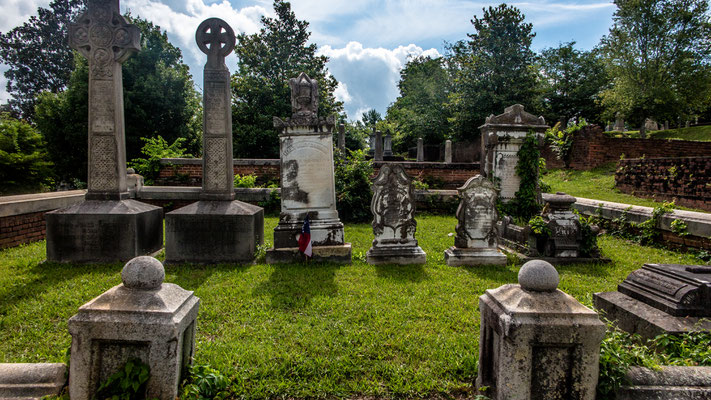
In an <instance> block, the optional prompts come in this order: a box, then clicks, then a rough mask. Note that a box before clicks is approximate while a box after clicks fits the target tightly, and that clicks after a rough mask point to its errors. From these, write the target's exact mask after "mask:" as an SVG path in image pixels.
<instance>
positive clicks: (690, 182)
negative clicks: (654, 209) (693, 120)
mask: <svg viewBox="0 0 711 400" xmlns="http://www.w3.org/2000/svg"><path fill="white" fill-rule="evenodd" d="M615 186H616V187H617V188H618V189H619V190H620V191H622V192H624V193H629V194H632V195H635V196H640V197H653V198H655V199H657V200H673V199H676V204H678V205H681V206H685V207H694V208H699V209H702V210H706V211H711V156H707V157H678V158H673V157H665V158H644V159H641V158H637V159H625V160H619V162H618V164H617V172H616V173H615Z"/></svg>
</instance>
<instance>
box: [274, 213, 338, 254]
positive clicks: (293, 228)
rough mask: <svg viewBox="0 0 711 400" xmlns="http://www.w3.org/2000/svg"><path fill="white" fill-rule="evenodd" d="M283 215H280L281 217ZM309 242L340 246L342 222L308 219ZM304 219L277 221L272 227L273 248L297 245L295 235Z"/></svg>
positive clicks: (318, 244)
mask: <svg viewBox="0 0 711 400" xmlns="http://www.w3.org/2000/svg"><path fill="white" fill-rule="evenodd" d="M283 218H284V216H282V219H283ZM309 224H310V227H311V242H312V243H313V246H314V247H316V246H342V245H343V243H344V235H343V223H342V222H341V221H340V220H338V219H325V220H318V219H315V220H310V221H309ZM303 226H304V220H303V219H300V220H297V221H294V222H288V221H283V220H282V221H279V224H278V225H277V227H276V228H274V248H276V249H288V248H291V247H298V246H299V240H298V239H297V236H298V235H300V234H301V229H302V228H303Z"/></svg>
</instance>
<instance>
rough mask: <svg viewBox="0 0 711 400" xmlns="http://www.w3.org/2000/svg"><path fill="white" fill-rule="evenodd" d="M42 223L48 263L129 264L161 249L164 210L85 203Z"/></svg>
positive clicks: (112, 202) (133, 204)
mask: <svg viewBox="0 0 711 400" xmlns="http://www.w3.org/2000/svg"><path fill="white" fill-rule="evenodd" d="M45 221H46V222H47V260H48V261H54V262H72V263H91V262H116V261H128V260H130V259H132V258H134V257H136V256H140V255H144V254H150V253H154V252H156V251H158V250H160V249H161V247H163V209H162V208H160V207H156V206H152V205H149V204H145V203H141V202H139V201H136V200H86V201H84V202H81V203H78V204H75V205H73V206H70V207H67V208H63V209H60V210H55V211H52V212H48V213H47V214H45Z"/></svg>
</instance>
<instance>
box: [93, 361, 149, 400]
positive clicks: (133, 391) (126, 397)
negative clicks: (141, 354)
mask: <svg viewBox="0 0 711 400" xmlns="http://www.w3.org/2000/svg"><path fill="white" fill-rule="evenodd" d="M149 377H150V368H149V367H148V365H146V364H144V363H143V362H142V361H141V360H139V359H130V360H128V361H127V362H126V364H124V366H123V367H122V368H121V369H119V370H118V371H117V372H116V373H114V374H113V375H111V376H109V377H108V379H106V381H105V382H102V383H101V385H100V386H99V388H98V389H97V391H96V396H95V398H96V399H98V400H103V399H111V400H134V399H145V398H146V384H147V383H148V378H149Z"/></svg>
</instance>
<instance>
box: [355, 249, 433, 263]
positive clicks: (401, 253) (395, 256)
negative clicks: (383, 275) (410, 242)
mask: <svg viewBox="0 0 711 400" xmlns="http://www.w3.org/2000/svg"><path fill="white" fill-rule="evenodd" d="M366 261H367V262H368V264H371V265H382V264H399V265H410V264H424V263H426V262H427V254H425V252H424V250H422V248H421V247H420V246H388V247H371V248H370V250H368V253H366Z"/></svg>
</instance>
